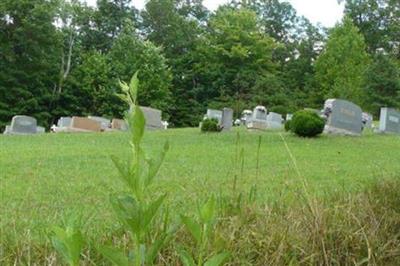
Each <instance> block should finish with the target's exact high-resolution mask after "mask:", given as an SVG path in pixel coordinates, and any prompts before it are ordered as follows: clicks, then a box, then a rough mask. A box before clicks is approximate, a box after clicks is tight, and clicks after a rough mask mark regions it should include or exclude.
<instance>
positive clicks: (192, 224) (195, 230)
mask: <svg viewBox="0 0 400 266" xmlns="http://www.w3.org/2000/svg"><path fill="white" fill-rule="evenodd" d="M181 220H182V223H184V224H185V226H186V228H187V229H188V230H189V232H190V233H191V234H192V236H193V238H194V239H195V240H196V242H197V243H200V242H201V226H200V225H199V224H198V223H197V222H196V221H195V220H194V219H193V218H190V217H187V216H184V215H181Z"/></svg>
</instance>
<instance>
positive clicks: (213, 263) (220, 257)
mask: <svg viewBox="0 0 400 266" xmlns="http://www.w3.org/2000/svg"><path fill="white" fill-rule="evenodd" d="M229 256H230V255H229V253H228V252H223V253H219V254H217V255H214V256H212V257H211V258H210V259H208V260H207V261H206V263H204V266H219V265H221V264H222V263H224V261H225V260H227V259H228V258H229Z"/></svg>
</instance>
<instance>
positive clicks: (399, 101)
mask: <svg viewBox="0 0 400 266" xmlns="http://www.w3.org/2000/svg"><path fill="white" fill-rule="evenodd" d="M365 78H366V82H365V83H366V92H367V95H368V100H367V107H368V109H369V110H370V112H372V113H373V114H375V115H378V114H379V110H380V108H381V107H383V106H387V107H395V108H400V70H399V68H398V66H397V65H396V63H395V62H394V60H393V59H391V58H390V57H389V56H387V55H384V54H377V55H376V56H375V58H374V61H373V63H372V64H371V65H370V66H369V67H368V69H367V71H366V75H365Z"/></svg>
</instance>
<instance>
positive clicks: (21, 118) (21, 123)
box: [7, 115, 37, 134]
mask: <svg viewBox="0 0 400 266" xmlns="http://www.w3.org/2000/svg"><path fill="white" fill-rule="evenodd" d="M36 133H37V122H36V119H35V118H33V117H30V116H26V115H16V116H14V117H13V118H12V120H11V125H10V127H9V128H8V129H7V134H36Z"/></svg>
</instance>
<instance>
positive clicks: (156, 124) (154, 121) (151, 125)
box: [140, 106, 164, 129]
mask: <svg viewBox="0 0 400 266" xmlns="http://www.w3.org/2000/svg"><path fill="white" fill-rule="evenodd" d="M140 109H142V111H143V114H144V117H145V119H146V128H147V129H164V125H163V124H162V122H161V111H160V110H158V109H154V108H150V107H143V106H141V107H140Z"/></svg>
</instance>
